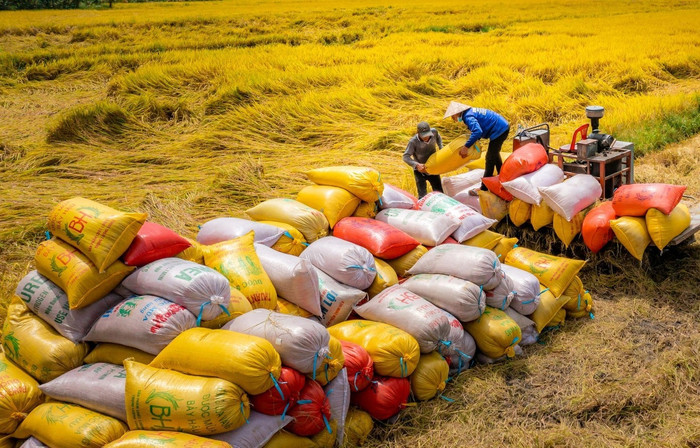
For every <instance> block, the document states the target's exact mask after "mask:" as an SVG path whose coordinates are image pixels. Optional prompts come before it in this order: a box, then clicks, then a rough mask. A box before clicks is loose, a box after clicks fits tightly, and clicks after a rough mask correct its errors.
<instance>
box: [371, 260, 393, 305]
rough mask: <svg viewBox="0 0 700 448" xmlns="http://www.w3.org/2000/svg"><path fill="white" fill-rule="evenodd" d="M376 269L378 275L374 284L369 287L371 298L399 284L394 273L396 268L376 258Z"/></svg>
mask: <svg viewBox="0 0 700 448" xmlns="http://www.w3.org/2000/svg"><path fill="white" fill-rule="evenodd" d="M374 267H375V269H376V270H377V275H376V277H374V280H373V281H372V284H371V285H369V288H368V289H367V293H368V294H369V297H370V298H372V297H374V296H376V295H377V294H379V293H380V292H382V291H384V290H385V289H386V288H388V287H390V286H394V285H395V284H397V283H398V282H399V278H398V276H397V275H396V271H394V268H392V267H391V266H390V265H389V263H387V262H386V261H384V260H380V259H379V258H375V259H374Z"/></svg>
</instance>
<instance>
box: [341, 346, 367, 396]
mask: <svg viewBox="0 0 700 448" xmlns="http://www.w3.org/2000/svg"><path fill="white" fill-rule="evenodd" d="M340 343H341V345H342V347H343V356H344V357H345V369H346V372H347V377H348V378H347V379H348V382H349V388H350V390H351V391H352V392H359V391H361V390H362V389H364V388H365V387H367V386H369V383H370V382H371V381H372V377H373V376H374V361H372V357H371V356H370V355H369V353H368V352H367V350H365V349H364V348H363V347H361V346H360V345H358V344H355V343H353V342H349V341H340Z"/></svg>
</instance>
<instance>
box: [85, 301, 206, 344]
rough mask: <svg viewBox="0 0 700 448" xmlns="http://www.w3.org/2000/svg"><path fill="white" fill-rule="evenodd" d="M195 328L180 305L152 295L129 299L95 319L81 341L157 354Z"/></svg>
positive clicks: (193, 321) (194, 324) (192, 317)
mask: <svg viewBox="0 0 700 448" xmlns="http://www.w3.org/2000/svg"><path fill="white" fill-rule="evenodd" d="M196 325H197V318H196V317H195V316H194V314H192V313H190V312H189V311H187V308H185V307H184V306H182V305H178V304H177V303H173V302H171V301H169V300H166V299H163V298H161V297H156V296H150V295H143V296H133V297H129V298H128V299H124V300H123V301H121V302H120V303H118V304H117V305H115V306H114V307H113V308H110V309H109V310H107V311H106V312H105V313H104V314H103V315H102V316H101V317H100V318H99V319H97V322H95V324H94V325H93V326H92V329H91V330H90V332H89V333H88V334H87V336H85V340H86V341H92V342H111V343H113V344H121V345H126V346H127V347H134V348H138V349H139V350H143V351H144V352H146V353H150V354H152V355H157V354H158V353H160V351H161V350H163V348H165V346H166V345H168V344H169V343H170V341H172V340H173V339H175V337H176V336H177V335H179V334H180V333H182V332H183V331H185V330H189V329H190V328H194V327H195V326H196Z"/></svg>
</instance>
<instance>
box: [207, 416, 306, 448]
mask: <svg viewBox="0 0 700 448" xmlns="http://www.w3.org/2000/svg"><path fill="white" fill-rule="evenodd" d="M291 421H292V417H289V416H285V417H284V418H280V416H279V415H276V416H271V415H264V414H261V413H259V412H254V411H251V412H250V417H249V418H248V423H247V424H245V425H243V426H241V427H240V428H238V429H236V430H234V431H230V432H225V433H223V434H215V435H213V436H210V439H215V440H220V441H222V442H226V443H228V444H229V445H231V446H232V447H236V448H261V447H263V446H265V444H266V443H267V442H268V441H269V440H270V439H271V438H272V437H273V436H274V435H275V434H277V433H279V431H280V430H281V429H282V428H284V427H285V426H287V425H288V424H289V423H290V422H291ZM212 448H214V447H212ZM295 448H296V447H295Z"/></svg>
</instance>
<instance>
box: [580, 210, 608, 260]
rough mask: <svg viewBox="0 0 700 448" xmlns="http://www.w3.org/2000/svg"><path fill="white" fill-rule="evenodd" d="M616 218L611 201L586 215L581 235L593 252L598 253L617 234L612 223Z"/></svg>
mask: <svg viewBox="0 0 700 448" xmlns="http://www.w3.org/2000/svg"><path fill="white" fill-rule="evenodd" d="M615 218H617V216H616V215H615V209H614V208H613V205H612V202H610V201H608V202H603V203H602V204H600V205H599V206H597V207H595V208H594V209H593V210H591V211H590V212H588V213H587V214H586V217H585V218H584V219H583V223H582V224H581V235H582V236H583V242H584V243H585V244H586V247H588V248H589V249H590V250H591V252H593V253H597V252H598V251H600V250H601V249H602V248H603V247H605V245H606V244H608V243H609V242H610V241H611V240H612V239H613V237H614V236H615V233H614V232H613V231H612V228H611V227H610V221H612V220H613V219H615Z"/></svg>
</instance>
